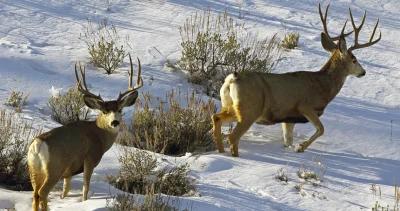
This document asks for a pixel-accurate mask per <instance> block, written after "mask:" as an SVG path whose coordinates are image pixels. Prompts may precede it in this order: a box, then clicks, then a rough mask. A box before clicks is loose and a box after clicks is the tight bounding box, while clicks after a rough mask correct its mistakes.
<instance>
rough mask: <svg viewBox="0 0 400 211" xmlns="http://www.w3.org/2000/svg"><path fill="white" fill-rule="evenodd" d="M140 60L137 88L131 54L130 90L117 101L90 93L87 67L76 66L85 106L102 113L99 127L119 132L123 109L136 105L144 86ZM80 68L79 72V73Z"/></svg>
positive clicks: (98, 119) (121, 94) (77, 78)
mask: <svg viewBox="0 0 400 211" xmlns="http://www.w3.org/2000/svg"><path fill="white" fill-rule="evenodd" d="M137 60H138V66H139V67H138V69H139V70H138V77H137V83H136V86H135V87H132V77H133V64H132V58H131V55H130V54H129V62H130V72H129V84H128V90H127V91H125V92H123V93H120V94H119V96H118V98H117V100H111V101H104V100H103V99H102V98H101V96H100V95H95V94H93V93H91V92H90V91H89V89H88V88H87V84H86V79H85V67H83V68H82V67H81V65H80V64H79V65H78V64H75V76H76V81H77V84H78V90H79V91H80V92H81V93H82V94H83V99H84V102H85V104H86V105H87V106H88V107H89V108H91V109H96V110H99V111H100V112H101V113H100V114H99V116H98V117H97V120H96V122H97V123H98V126H100V127H102V128H104V129H111V130H115V131H118V126H119V125H120V122H121V118H122V109H123V108H124V107H128V106H131V105H133V104H134V103H135V101H136V99H137V97H138V92H137V90H138V89H139V88H141V87H142V86H143V80H142V78H141V65H140V60H139V58H138V59H137ZM78 66H79V71H78ZM78 73H79V74H80V76H79V74H78Z"/></svg>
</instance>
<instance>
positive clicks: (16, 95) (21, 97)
mask: <svg viewBox="0 0 400 211" xmlns="http://www.w3.org/2000/svg"><path fill="white" fill-rule="evenodd" d="M27 99H28V94H24V92H22V91H15V90H12V91H11V94H10V96H9V97H8V98H7V100H6V102H5V103H4V105H7V106H11V107H13V108H14V110H15V111H16V112H21V111H22V106H24V105H26V102H27Z"/></svg>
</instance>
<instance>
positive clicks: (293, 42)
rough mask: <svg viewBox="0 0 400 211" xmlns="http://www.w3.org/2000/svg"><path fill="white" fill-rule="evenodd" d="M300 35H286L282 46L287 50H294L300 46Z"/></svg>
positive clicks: (295, 33) (292, 33) (294, 33)
mask: <svg viewBox="0 0 400 211" xmlns="http://www.w3.org/2000/svg"><path fill="white" fill-rule="evenodd" d="M299 38H300V34H299V33H297V32H290V33H287V34H285V37H284V38H283V40H282V43H281V46H282V47H283V48H286V49H294V48H296V47H297V46H299Z"/></svg>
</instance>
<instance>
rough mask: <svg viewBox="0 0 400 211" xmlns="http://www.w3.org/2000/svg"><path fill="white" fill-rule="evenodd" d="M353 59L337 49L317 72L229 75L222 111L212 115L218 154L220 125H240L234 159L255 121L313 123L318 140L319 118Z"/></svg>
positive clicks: (232, 136)
mask: <svg viewBox="0 0 400 211" xmlns="http://www.w3.org/2000/svg"><path fill="white" fill-rule="evenodd" d="M352 57H354V56H353V55H352V54H351V55H350V54H342V53H341V52H340V51H339V49H337V50H335V51H334V52H333V53H332V56H331V58H330V59H329V60H328V62H327V63H326V64H325V65H324V66H323V67H322V68H321V70H320V71H318V72H307V71H300V72H291V73H284V74H269V73H257V72H253V73H243V74H239V75H238V76H237V77H234V76H232V75H231V76H228V77H227V79H226V81H225V84H224V86H223V87H222V88H221V98H222V99H221V100H222V109H221V110H222V112H221V113H217V114H215V115H214V116H213V125H214V139H215V141H216V143H217V146H218V149H219V151H220V152H223V151H224V149H223V145H222V135H220V128H221V124H222V123H224V122H232V121H237V122H238V125H237V127H236V128H235V129H234V130H233V132H232V134H230V135H229V136H228V138H229V142H230V144H231V150H232V155H234V156H237V155H238V150H237V149H238V146H237V145H238V141H239V138H240V137H241V136H242V135H243V134H244V133H245V132H246V131H247V129H248V128H249V127H250V126H251V125H252V124H253V123H254V122H256V123H258V124H264V125H271V124H275V123H306V122H309V121H311V122H312V123H313V124H314V126H316V127H317V134H316V135H315V138H316V137H318V136H320V135H322V133H323V126H322V124H321V122H320V121H319V120H318V117H319V116H321V115H322V114H323V112H324V109H325V108H326V106H327V105H328V103H329V102H330V101H331V100H332V99H333V98H334V97H335V96H336V95H337V93H338V92H339V91H340V89H341V88H342V86H343V84H344V82H345V79H346V77H347V76H348V75H349V74H351V69H353V68H354V67H353V66H352V65H349V63H351V62H352ZM223 89H224V90H223ZM226 92H229V94H228V95H227V94H226ZM222 93H224V94H222ZM227 98H230V99H227ZM232 111H234V112H232ZM315 138H313V140H311V139H310V140H311V141H308V142H304V143H303V145H302V148H300V149H299V151H304V149H305V148H307V147H308V145H309V144H311V142H312V141H314V139H315Z"/></svg>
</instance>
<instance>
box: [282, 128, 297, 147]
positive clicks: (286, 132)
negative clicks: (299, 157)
mask: <svg viewBox="0 0 400 211" xmlns="http://www.w3.org/2000/svg"><path fill="white" fill-rule="evenodd" d="M293 129H294V123H282V132H283V145H284V146H285V147H290V146H292V145H293Z"/></svg>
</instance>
